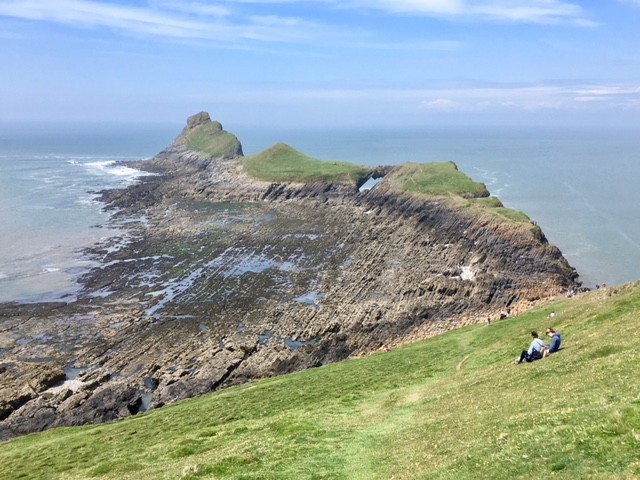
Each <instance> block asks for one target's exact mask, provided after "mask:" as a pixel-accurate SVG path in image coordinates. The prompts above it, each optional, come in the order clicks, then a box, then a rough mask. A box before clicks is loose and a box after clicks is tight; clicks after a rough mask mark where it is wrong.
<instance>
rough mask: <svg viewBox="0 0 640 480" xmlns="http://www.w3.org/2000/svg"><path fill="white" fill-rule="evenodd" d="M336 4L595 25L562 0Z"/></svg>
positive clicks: (357, 0)
mask: <svg viewBox="0 0 640 480" xmlns="http://www.w3.org/2000/svg"><path fill="white" fill-rule="evenodd" d="M635 1H638V2H640V0H635ZM339 4H340V5H341V6H344V5H345V4H346V5H350V6H351V7H355V8H361V9H376V10H381V11H384V12H387V13H391V14H415V15H424V16H433V17H444V18H461V19H472V20H478V21H487V20H488V21H507V22H520V23H542V24H551V23H567V24H572V25H577V26H593V25H595V22H593V21H592V20H591V19H590V18H589V17H588V15H587V13H586V12H585V11H584V10H583V8H582V7H580V5H578V4H576V3H570V2H566V1H563V0H350V1H348V2H339Z"/></svg>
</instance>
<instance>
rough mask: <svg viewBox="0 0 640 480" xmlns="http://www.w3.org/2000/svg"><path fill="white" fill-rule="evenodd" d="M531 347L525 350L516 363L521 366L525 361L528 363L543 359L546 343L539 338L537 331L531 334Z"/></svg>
mask: <svg viewBox="0 0 640 480" xmlns="http://www.w3.org/2000/svg"><path fill="white" fill-rule="evenodd" d="M531 338H532V340H531V345H530V346H529V350H523V351H522V353H521V354H520V356H519V357H518V358H516V361H515V362H514V363H516V364H520V363H522V362H524V361H525V360H526V361H527V362H533V361H534V360H538V359H540V358H542V348H543V347H544V342H543V341H542V340H540V339H539V338H538V332H536V331H535V330H534V331H532V332H531Z"/></svg>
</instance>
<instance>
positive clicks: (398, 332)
mask: <svg viewBox="0 0 640 480" xmlns="http://www.w3.org/2000/svg"><path fill="white" fill-rule="evenodd" d="M327 141H330V139H327ZM136 167H137V168H140V169H144V170H147V171H150V172H154V173H156V174H157V175H154V176H149V177H145V178H144V179H143V180H142V181H141V182H140V183H139V184H136V185H133V186H130V187H128V188H126V189H122V190H110V191H105V192H102V200H103V201H104V202H105V205H106V206H107V208H109V209H111V210H112V212H113V215H112V221H113V222H114V223H116V224H119V225H123V226H125V227H126V231H125V234H124V235H123V236H121V237H117V238H112V239H109V240H108V241H107V242H105V243H104V244H102V245H96V246H94V247H93V248H91V249H90V252H89V253H90V254H91V255H94V256H96V257H98V258H100V259H101V264H100V266H99V267H97V268H95V269H94V270H92V271H91V272H90V273H89V274H87V275H86V276H85V277H83V278H82V285H83V291H82V293H81V295H80V296H79V298H78V300H77V301H75V302H73V303H55V304H51V303H48V304H26V305H22V304H4V305H1V306H0V354H1V356H2V361H1V363H0V393H1V395H0V440H1V439H6V438H10V437H12V436H16V435H21V434H25V433H29V432H34V431H40V430H43V429H46V428H50V427H55V426H63V425H80V424H87V423H98V422H105V421H110V420H114V419H117V418H121V417H126V416H130V415H135V414H137V413H139V412H142V411H146V410H148V409H150V408H158V407H161V406H163V405H166V404H169V403H172V402H175V401H177V400H180V399H183V398H188V397H193V396H196V395H199V394H202V393H206V392H210V391H214V390H217V389H221V388H225V387H228V386H231V385H237V384H240V383H245V382H248V381H250V380H252V379H256V378H261V377H267V376H274V375H279V374H284V373H289V372H293V371H297V370H301V369H306V368H311V367H318V366H321V365H324V364H327V363H331V362H336V361H339V360H343V359H346V358H349V357H354V356H360V355H364V354H367V353H369V352H372V351H376V350H379V349H382V348H385V347H386V346H388V345H394V344H400V343H408V342H411V341H414V340H417V339H421V338H426V337H430V336H433V335H437V334H438V333H441V332H444V331H446V330H450V329H453V328H457V327H460V326H464V325H467V324H470V323H476V322H478V321H485V319H486V317H487V315H495V314H496V312H499V311H501V310H509V311H511V312H514V313H515V312H517V311H521V310H523V309H526V308H528V307H529V306H531V305H533V304H535V303H536V302H539V301H541V300H544V299H547V298H550V297H553V296H556V295H559V294H562V293H564V292H566V291H568V290H573V289H576V288H578V287H579V284H578V283H577V274H576V272H575V270H574V269H573V268H572V267H571V266H570V265H569V264H568V263H567V261H566V260H565V259H564V257H563V256H562V254H561V252H560V251H559V250H558V249H557V248H556V247H554V246H553V245H550V244H549V243H548V242H547V240H546V238H545V237H544V234H543V232H542V231H541V230H540V228H539V227H538V226H536V225H534V224H533V223H532V222H531V221H530V220H529V219H528V218H527V217H526V215H524V214H522V213H520V212H515V211H513V210H510V209H506V208H504V207H503V206H502V204H501V203H500V201H499V200H498V199H496V198H494V197H490V196H489V192H488V191H487V189H486V188H485V186H484V185H482V184H478V183H476V182H473V181H472V180H471V179H469V178H468V177H467V176H466V175H464V174H463V173H462V172H460V171H458V169H457V167H456V166H455V164H453V163H451V162H446V163H439V164H425V165H419V164H404V165H400V166H395V167H387V166H380V167H377V168H373V169H368V168H363V167H359V166H356V165H352V164H348V163H345V162H338V161H320V160H316V159H313V158H310V157H308V156H306V155H304V154H303V153H301V152H298V151H296V150H295V149H293V148H291V147H289V146H287V145H285V144H277V145H274V146H273V147H271V148H269V149H267V150H266V151H264V152H261V153H259V154H257V155H254V156H250V157H245V156H244V155H243V153H242V147H241V144H240V141H239V140H238V139H237V138H236V137H235V136H234V135H233V134H231V133H229V132H226V131H225V130H224V129H223V127H222V125H221V124H220V123H219V122H215V121H212V120H211V118H210V116H209V115H208V114H207V113H205V112H201V113H199V114H197V115H194V116H192V117H190V118H189V119H188V120H187V126H186V127H185V129H184V130H183V131H182V133H181V134H180V135H179V136H178V137H177V138H176V140H175V141H174V143H173V144H172V145H170V146H169V147H168V148H167V149H165V150H164V151H162V152H160V153H159V154H158V155H156V156H155V157H154V158H152V159H151V160H148V161H144V162H139V163H138V164H137V165H136Z"/></svg>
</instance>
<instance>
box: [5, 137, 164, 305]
mask: <svg viewBox="0 0 640 480" xmlns="http://www.w3.org/2000/svg"><path fill="white" fill-rule="evenodd" d="M145 131H146V130H143V132H145ZM143 132H140V131H138V133H139V134H142V133H143ZM133 138H138V139H139V138H154V136H153V135H150V136H149V137H145V136H144V134H142V135H141V137H140V136H139V137H132V136H131V135H130V133H128V131H127V130H125V129H115V128H111V129H108V130H104V129H96V130H93V129H87V128H86V127H85V128H81V127H74V128H65V129H62V128H60V127H58V128H52V127H49V128H43V127H40V128H35V129H34V128H25V127H23V128H16V127H13V128H9V127H7V126H3V129H2V130H1V132H0V239H1V247H2V248H0V302H8V301H20V302H33V301H58V300H63V301H65V300H66V301H72V300H74V299H75V296H76V294H77V292H78V289H79V286H78V283H77V280H78V278H79V276H80V275H81V274H83V273H85V272H87V271H88V270H89V269H90V268H91V267H93V266H95V265H96V263H95V259H92V258H89V257H88V256H87V255H86V254H84V253H83V250H84V249H85V248H87V247H90V246H92V245H94V244H95V243H97V242H99V241H101V240H104V239H106V238H108V237H110V236H112V235H115V234H117V233H118V232H117V230H114V229H111V228H108V227H107V226H106V225H107V221H108V219H109V214H108V213H106V212H105V211H104V210H103V207H104V205H103V204H101V203H100V202H99V201H98V200H97V198H98V192H99V191H101V190H104V189H107V188H119V187H125V186H127V185H130V184H131V183H132V182H135V181H137V179H138V178H139V177H140V176H141V175H142V172H140V171H138V170H135V169H132V168H129V167H127V166H126V164H125V165H123V164H122V162H123V161H125V162H126V161H128V160H137V159H140V158H146V157H148V156H151V155H152V154H153V153H155V152H156V151H157V150H159V149H160V148H158V147H156V146H155V145H154V146H151V145H150V144H151V143H155V142H145V141H143V142H139V141H138V143H136V142H135V141H133ZM167 143H168V142H167Z"/></svg>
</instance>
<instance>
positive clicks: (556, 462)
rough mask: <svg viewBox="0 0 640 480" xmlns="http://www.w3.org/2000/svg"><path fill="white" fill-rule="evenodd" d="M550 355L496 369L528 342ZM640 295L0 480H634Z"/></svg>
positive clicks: (30, 443)
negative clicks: (555, 349)
mask: <svg viewBox="0 0 640 480" xmlns="http://www.w3.org/2000/svg"><path fill="white" fill-rule="evenodd" d="M552 310H555V311H556V312H557V317H556V318H555V319H554V326H556V327H557V329H558V330H560V331H561V332H562V333H563V336H564V348H563V349H562V350H561V351H560V352H559V353H556V354H553V355H552V356H550V357H549V358H546V359H544V360H540V361H537V362H534V363H532V364H524V365H518V366H516V365H513V364H512V363H511V360H512V359H513V358H514V357H515V356H516V354H517V353H519V351H520V350H521V349H522V348H524V347H526V346H527V344H528V339H529V336H528V332H529V330H531V329H532V328H535V329H538V330H544V328H545V327H547V326H549V320H548V319H547V316H548V314H549V312H551V311H552ZM639 314H640V284H637V285H635V286H633V287H629V288H626V289H624V290H622V291H621V292H620V293H618V294H616V295H613V296H610V297H609V296H607V294H606V292H603V291H599V292H595V293H593V294H589V295H585V296H584V297H583V298H581V299H568V300H563V301H560V302H558V303H555V304H549V305H547V306H544V307H542V308H540V309H537V310H535V311H531V312H527V313H525V314H522V315H521V316H520V317H519V318H514V319H509V320H505V321H501V322H497V323H494V324H493V325H491V326H488V325H476V326H472V327H467V328H464V329H460V330H457V331H451V332H448V333H446V334H443V335H441V336H438V337H436V338H433V339H430V340H427V341H424V342H419V343H416V344H413V345H409V346H406V347H403V348H397V349H393V350H392V351H391V352H389V353H379V354H375V355H372V356H369V357H366V358H363V359H359V360H350V361H345V362H342V363H339V364H334V365H329V366H325V367H322V368H318V369H312V370H307V371H304V372H300V373H298V374H294V375H288V376H283V377H279V378H273V379H267V380H264V381H259V382H254V383H252V384H249V385H244V386H241V387H237V388H232V389H228V390H225V391H222V392H218V393H215V394H211V395H206V396H202V397H200V398H197V399H193V400H190V401H185V402H182V403H179V404H175V405H172V406H168V407H165V408H162V409H160V410H158V411H155V412H152V413H149V414H145V415H140V416H137V417H134V418H132V419H128V420H125V421H120V422H116V423H113V424H108V425H99V426H90V427H82V428H73V429H59V430H53V431H48V432H44V433H41V434H36V435H30V436H27V437H22V438H18V439H15V440H12V441H9V442H6V443H4V444H2V448H1V449H0V478H12V479H18V478H34V479H36V478H37V479H42V478H47V479H78V478H109V479H118V480H125V479H147V478H149V479H150V478H154V479H156V478H157V479H160V478H162V479H175V478H185V479H191V478H216V479H223V478H224V479H274V480H275V479H279V480H280V479H409V478H411V479H414V478H429V479H452V480H453V479H456V480H457V479H465V478H469V479H471V478H473V479H478V478H491V479H514V478H530V477H531V474H530V472H531V471H535V476H536V477H538V478H557V479H576V478H580V479H635V478H638V477H639V476H640V457H639V456H638V452H639V451H640V375H638V367H639V366H640V337H639V335H638V331H639V327H640V320H639V318H640V315H639Z"/></svg>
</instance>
